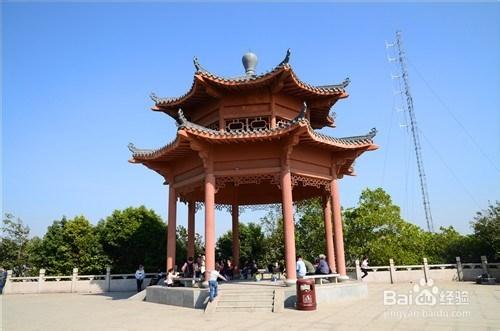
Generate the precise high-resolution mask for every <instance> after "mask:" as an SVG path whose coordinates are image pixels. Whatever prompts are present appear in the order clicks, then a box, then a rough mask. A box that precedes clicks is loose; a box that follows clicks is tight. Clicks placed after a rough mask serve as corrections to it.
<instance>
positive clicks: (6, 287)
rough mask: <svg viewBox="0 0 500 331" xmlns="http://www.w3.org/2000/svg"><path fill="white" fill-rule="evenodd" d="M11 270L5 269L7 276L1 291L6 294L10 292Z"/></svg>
mask: <svg viewBox="0 0 500 331" xmlns="http://www.w3.org/2000/svg"><path fill="white" fill-rule="evenodd" d="M11 278H12V270H7V278H6V279H5V284H4V286H3V291H2V293H4V294H7V293H10V288H11V284H12V280H11Z"/></svg>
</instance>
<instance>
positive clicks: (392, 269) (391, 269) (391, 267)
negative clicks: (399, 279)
mask: <svg viewBox="0 0 500 331" xmlns="http://www.w3.org/2000/svg"><path fill="white" fill-rule="evenodd" d="M389 275H390V277H391V284H394V276H395V275H396V268H395V267H394V259H389Z"/></svg>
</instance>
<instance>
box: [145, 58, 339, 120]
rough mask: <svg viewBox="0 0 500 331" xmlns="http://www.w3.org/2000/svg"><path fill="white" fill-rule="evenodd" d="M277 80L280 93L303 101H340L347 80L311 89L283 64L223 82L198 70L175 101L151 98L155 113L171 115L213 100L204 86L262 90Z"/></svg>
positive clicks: (224, 79)
mask: <svg viewBox="0 0 500 331" xmlns="http://www.w3.org/2000/svg"><path fill="white" fill-rule="evenodd" d="M277 79H280V80H283V83H284V86H283V88H282V90H283V92H284V93H289V94H292V95H297V96H300V97H301V98H303V99H308V98H315V97H334V98H335V99H343V98H347V97H348V93H347V92H346V90H345V87H346V86H347V84H348V80H346V81H344V82H343V83H341V84H337V85H329V86H327V87H321V86H320V87H318V86H313V85H310V84H307V83H304V82H302V81H301V80H300V79H299V78H298V77H297V75H296V74H295V72H294V71H293V69H292V68H291V66H290V65H288V64H285V65H281V66H277V67H275V68H274V69H273V70H271V71H269V72H266V73H264V74H261V75H258V76H244V77H239V78H224V77H221V76H218V75H215V74H212V73H210V72H208V71H206V70H199V71H197V72H196V73H195V75H194V79H193V84H192V85H191V89H190V90H189V91H188V92H187V93H186V94H184V95H183V96H180V97H176V98H158V97H156V96H155V95H152V98H153V100H154V101H155V106H154V107H153V108H152V109H153V110H155V111H163V112H166V113H169V114H171V113H172V112H174V111H177V108H179V107H181V108H188V107H189V105H190V104H195V103H197V101H198V100H202V99H203V100H205V99H207V98H213V97H212V96H211V94H210V93H208V92H207V85H208V86H209V87H213V88H216V89H221V90H238V91H240V90H245V89H246V90H248V89H254V88H259V87H264V86H270V85H271V84H273V83H274V82H275V81H276V80H277Z"/></svg>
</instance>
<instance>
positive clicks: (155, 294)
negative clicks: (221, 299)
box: [145, 286, 209, 309]
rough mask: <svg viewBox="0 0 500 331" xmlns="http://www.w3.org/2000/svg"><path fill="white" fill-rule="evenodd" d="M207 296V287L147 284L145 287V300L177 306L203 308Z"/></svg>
mask: <svg viewBox="0 0 500 331" xmlns="http://www.w3.org/2000/svg"><path fill="white" fill-rule="evenodd" d="M208 296H209V294H208V289H200V288H195V287H165V286H149V287H148V288H146V300H145V301H147V302H153V303H161V304H164V305H172V306H178V307H186V308H197V309H205V306H206V303H207V301H208Z"/></svg>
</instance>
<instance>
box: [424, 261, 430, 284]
mask: <svg viewBox="0 0 500 331" xmlns="http://www.w3.org/2000/svg"><path fill="white" fill-rule="evenodd" d="M424 279H425V283H426V284H427V282H428V281H429V264H428V263H427V258H426V257H424Z"/></svg>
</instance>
